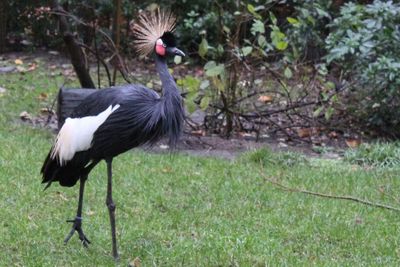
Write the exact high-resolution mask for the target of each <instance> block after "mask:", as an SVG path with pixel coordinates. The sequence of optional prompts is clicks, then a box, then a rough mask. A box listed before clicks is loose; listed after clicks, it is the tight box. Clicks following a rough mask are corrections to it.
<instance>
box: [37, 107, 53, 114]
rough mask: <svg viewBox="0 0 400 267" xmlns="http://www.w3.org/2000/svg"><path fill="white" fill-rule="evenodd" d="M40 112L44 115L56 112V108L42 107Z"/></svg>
mask: <svg viewBox="0 0 400 267" xmlns="http://www.w3.org/2000/svg"><path fill="white" fill-rule="evenodd" d="M40 113H42V114H43V115H49V114H54V110H51V109H49V108H41V109H40Z"/></svg>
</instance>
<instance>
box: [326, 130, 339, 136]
mask: <svg viewBox="0 0 400 267" xmlns="http://www.w3.org/2000/svg"><path fill="white" fill-rule="evenodd" d="M328 136H329V137H330V138H337V137H338V134H337V132H335V131H332V132H330V133H329V134H328Z"/></svg>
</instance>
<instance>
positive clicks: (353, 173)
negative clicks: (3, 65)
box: [0, 67, 400, 266]
mask: <svg viewBox="0 0 400 267" xmlns="http://www.w3.org/2000/svg"><path fill="white" fill-rule="evenodd" d="M45 70H46V69H45V68H44V67H40V68H38V69H37V70H36V71H34V72H32V73H27V74H25V75H22V74H7V75H2V76H0V86H1V87H5V88H6V89H7V92H6V93H5V94H3V95H2V96H1V97H0V145H1V149H0V197H1V199H0V210H1V213H0V214H1V215H0V216H1V220H0V241H1V242H0V266H115V265H118V266H127V264H128V263H129V262H130V261H132V260H133V259H135V258H136V257H139V258H140V260H141V263H142V264H141V265H142V266H277V265H278V266H310V265H316V266H377V265H383V266H398V265H399V264H400V247H399V238H398V237H399V236H400V235H399V234H400V233H399V232H400V230H399V229H400V228H399V226H400V220H399V214H397V213H395V212H390V211H386V210H381V209H377V208H371V207H367V206H363V205H360V204H355V203H351V202H345V201H335V200H329V199H328V200H327V199H319V198H315V197H310V196H305V195H301V194H296V193H288V192H283V191H280V190H279V189H277V188H275V187H273V186H272V185H271V184H269V183H266V182H265V181H264V179H263V177H262V176H263V175H265V176H268V177H275V179H277V180H279V181H281V182H283V183H285V184H287V185H290V186H292V187H298V188H305V189H308V190H312V191H319V192H324V193H330V194H337V195H353V196H357V197H359V198H365V199H370V200H372V201H376V202H381V203H386V204H390V205H399V200H398V197H397V195H398V192H399V190H400V180H399V179H398V171H399V170H398V169H396V168H393V167H391V168H386V167H382V168H374V167H371V168H366V167H364V166H359V165H356V164H353V163H352V162H346V161H340V160H322V159H310V158H306V157H305V156H302V155H299V154H293V153H285V154H280V153H272V152H271V151H270V150H268V149H263V150H259V151H255V152H249V153H247V154H245V155H243V156H242V157H240V158H238V159H237V160H235V161H226V160H222V159H216V158H201V157H192V156H188V155H182V154H179V153H177V154H174V155H159V154H151V153H145V152H141V151H138V150H135V151H133V152H130V153H125V154H123V155H121V156H119V157H118V158H116V159H115V160H114V174H115V175H114V197H115V202H116V203H117V230H118V241H119V244H118V245H119V251H120V253H121V260H120V262H119V263H117V264H116V263H115V262H114V260H113V259H112V257H111V236H110V229H109V219H108V212H107V209H106V206H105V195H106V192H105V189H106V170H105V164H104V163H102V164H100V165H99V166H98V167H96V169H95V170H94V171H93V172H92V173H91V175H90V178H89V180H88V183H87V187H86V193H85V199H84V209H83V210H84V212H83V213H84V222H83V229H84V231H85V233H86V235H87V236H88V237H89V239H90V240H91V241H92V244H91V245H90V248H89V249H85V248H83V247H82V246H81V244H80V243H79V240H78V238H77V236H74V237H73V238H72V239H71V240H70V242H69V244H68V245H66V246H65V245H64V244H63V239H64V237H65V235H66V234H67V233H68V231H69V230H70V225H69V224H67V223H66V222H65V220H66V219H71V218H73V217H74V215H75V211H76V206H77V194H78V187H73V188H63V187H60V186H58V185H53V186H51V187H50V188H49V189H48V190H47V191H43V185H42V184H41V183H40V175H39V170H40V167H41V164H42V161H43V159H44V157H45V156H46V153H47V152H48V149H49V148H50V144H51V142H52V140H53V136H52V134H51V133H50V132H49V131H48V130H46V129H40V128H33V127H31V126H29V125H26V124H23V123H21V122H20V121H19V119H18V114H19V113H20V112H21V111H23V110H26V111H28V112H29V113H31V114H35V113H37V112H38V110H39V109H40V108H41V107H44V106H46V105H48V104H49V103H50V102H51V97H52V96H54V95H55V93H56V91H57V88H56V86H55V85H56V84H57V82H59V80H57V79H62V77H51V76H48V75H47V74H46V71H45ZM26 85H33V86H34V87H35V88H34V89H33V90H31V89H26V88H25V87H26ZM40 93H46V94H48V95H49V99H48V100H45V101H39V100H38V99H37V96H38V95H39V94H40ZM261 174H262V175H261Z"/></svg>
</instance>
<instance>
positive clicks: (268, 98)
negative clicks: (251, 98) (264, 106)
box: [258, 95, 273, 103]
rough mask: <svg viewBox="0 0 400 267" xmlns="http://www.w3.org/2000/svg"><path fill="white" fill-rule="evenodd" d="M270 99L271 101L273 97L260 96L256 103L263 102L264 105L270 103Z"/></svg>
mask: <svg viewBox="0 0 400 267" xmlns="http://www.w3.org/2000/svg"><path fill="white" fill-rule="evenodd" d="M272 99H273V97H272V96H270V95H261V96H260V97H259V98H258V101H260V102H264V103H268V102H272Z"/></svg>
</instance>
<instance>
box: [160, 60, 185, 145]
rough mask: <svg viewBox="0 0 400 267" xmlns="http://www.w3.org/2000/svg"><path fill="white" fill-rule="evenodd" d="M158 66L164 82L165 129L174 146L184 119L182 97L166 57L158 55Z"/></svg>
mask: <svg viewBox="0 0 400 267" xmlns="http://www.w3.org/2000/svg"><path fill="white" fill-rule="evenodd" d="M156 68H157V71H158V74H159V76H160V79H161V84H162V97H161V105H162V117H163V129H164V131H165V133H166V134H167V135H168V137H169V145H170V146H171V147H174V146H175V145H176V143H177V141H178V139H179V136H180V135H181V132H182V128H183V120H184V109H183V103H182V97H181V94H180V92H179V90H178V87H177V86H176V83H175V80H174V78H173V77H172V75H171V74H170V73H169V71H168V66H167V62H166V59H165V58H164V57H160V56H158V55H156Z"/></svg>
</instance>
